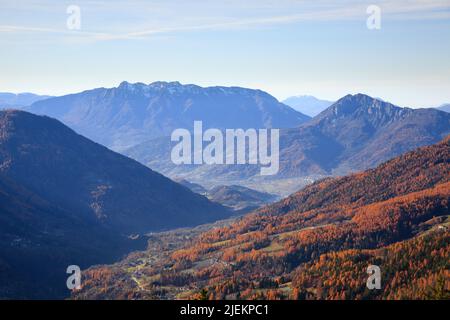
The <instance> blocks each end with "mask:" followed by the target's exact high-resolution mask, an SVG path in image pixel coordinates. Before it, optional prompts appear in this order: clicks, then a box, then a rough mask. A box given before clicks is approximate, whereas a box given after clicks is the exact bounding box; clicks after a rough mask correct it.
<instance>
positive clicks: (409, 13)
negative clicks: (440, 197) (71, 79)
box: [0, 0, 450, 41]
mask: <svg viewBox="0 0 450 320" xmlns="http://www.w3.org/2000/svg"><path fill="white" fill-rule="evenodd" d="M139 3H140V2H136V3H135V5H136V4H139ZM203 3H204V2H203ZM230 3H231V6H233V5H238V8H239V3H238V2H236V3H233V2H230ZM97 4H98V3H97ZM368 4H369V2H367V3H366V2H364V3H362V2H361V1H340V2H338V4H336V1H287V0H284V1H280V4H279V5H278V6H277V3H276V2H273V1H259V2H248V3H246V5H247V7H251V8H262V9H267V8H268V7H270V8H278V9H280V10H281V11H283V10H284V11H294V10H296V11H298V13H294V14H278V15H272V16H259V17H251V18H249V17H239V18H227V17H222V18H221V17H218V18H217V22H215V23H205V22H204V21H203V22H202V23H197V24H195V23H193V24H191V25H176V24H175V25H173V26H165V27H153V28H148V29H146V28H143V29H142V30H137V31H130V32H124V33H111V32H87V31H81V30H80V31H71V30H64V29H56V28H41V27H27V26H17V25H3V26H2V25H0V33H48V34H59V35H70V36H76V37H79V38H82V39H83V38H84V39H87V40H91V41H110V40H133V39H145V38H149V37H152V36H155V35H163V34H171V33H179V32H195V31H210V30H236V29H244V28H256V27H261V26H270V25H279V24H291V23H299V22H302V21H343V20H351V19H361V17H365V15H366V11H365V9H366V7H367V5H368ZM376 4H377V5H379V6H380V7H381V8H382V14H383V15H384V17H386V18H389V19H395V20H433V19H447V18H449V17H450V11H449V10H450V3H449V1H443V0H434V1H429V0H428V1H424V0H412V1H398V0H396V1H394V0H385V1H378V2H376ZM141 5H145V4H144V3H141ZM172 5H173V3H172ZM198 5H200V3H199V4H198ZM222 5H223V4H222ZM289 6H291V7H292V10H289V8H290V7H289ZM133 8H134V10H136V9H137V8H139V7H138V6H134V7H133ZM235 8H236V7H235ZM240 8H242V6H241V7H240ZM199 9H200V8H199ZM169 11H170V10H169ZM238 11H239V10H238ZM246 12H247V11H246V10H245V9H244V10H243V13H244V14H245V13H246ZM99 14H100V13H99ZM121 14H123V13H121ZM133 14H136V12H134V11H133ZM197 18H198V19H197V20H203V19H202V18H204V17H200V18H199V17H197ZM175 22H176V21H175Z"/></svg>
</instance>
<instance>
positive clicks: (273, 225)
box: [73, 138, 450, 299]
mask: <svg viewBox="0 0 450 320" xmlns="http://www.w3.org/2000/svg"><path fill="white" fill-rule="evenodd" d="M449 159H450V138H446V139H445V140H443V141H442V142H440V143H438V144H436V145H432V146H428V147H422V148H419V149H417V150H416V151H413V152H409V153H407V154H405V155H402V156H400V157H397V158H394V159H392V160H390V161H388V162H386V163H383V164H382V165H380V166H378V167H377V168H375V169H371V170H367V171H365V172H361V173H356V174H352V175H350V176H346V177H342V178H334V179H331V178H328V179H325V180H323V181H319V182H316V183H314V184H313V185H311V186H308V187H306V188H305V189H303V190H301V191H299V192H298V193H295V194H293V195H292V196H290V197H288V198H286V199H284V200H282V201H280V202H278V203H276V204H273V205H269V206H266V207H264V208H262V209H260V210H258V211H257V212H255V213H253V214H250V215H247V216H246V217H244V218H242V219H241V220H238V221H236V222H234V223H231V224H230V225H228V226H225V227H222V228H214V229H212V230H210V231H207V232H203V233H200V234H196V235H194V238H193V240H192V241H191V242H190V243H188V244H186V243H185V242H182V241H179V243H178V245H176V246H175V248H174V249H169V248H165V249H162V253H159V254H158V256H155V254H154V253H153V252H152V251H151V250H148V251H146V252H143V253H140V254H137V255H136V256H135V257H130V258H129V259H126V260H123V261H122V262H120V263H118V264H115V265H113V266H109V267H103V268H101V269H96V268H93V269H91V270H88V271H87V275H88V276H87V282H86V286H85V287H84V288H83V289H82V290H81V291H80V292H77V293H75V294H74V295H73V297H74V298H90V297H95V298H113V297H115V295H112V296H110V295H108V294H107V293H106V294H104V293H102V292H101V291H99V290H98V289H99V287H97V286H96V284H100V283H101V284H102V286H104V285H106V286H108V285H110V284H112V283H114V282H116V281H118V280H119V279H120V281H121V283H123V287H121V288H117V287H116V293H115V294H117V296H122V293H125V292H126V293H127V294H131V293H133V294H134V297H136V298H149V297H155V294H156V293H157V294H158V296H159V297H163V298H195V297H196V296H197V293H198V292H200V290H201V289H206V290H207V292H208V297H209V298H211V299H230V298H231V299H236V298H241V299H258V298H266V299H276V298H279V299H283V298H284V299H285V298H310V299H331V298H336V297H337V298H347V299H350V298H356V299H363V298H370V299H381V298H390V299H392V298H399V297H402V296H405V297H412V298H415V299H417V298H422V299H423V298H426V297H427V294H428V292H440V291H442V290H441V289H439V288H440V282H441V280H439V279H441V278H442V277H443V276H444V277H446V276H447V275H446V274H448V272H447V271H446V266H448V262H446V261H448V250H447V248H448V239H449V232H448V226H449V215H448V214H449V212H450V210H449V209H450V208H449V205H450V160H449ZM174 236H175V235H174ZM164 237H167V234H166V235H164ZM429 237H430V238H429ZM410 239H412V240H411V241H413V242H412V244H413V245H412V246H411V243H410V242H408V241H410ZM157 241H158V239H155V243H157ZM151 245H152V242H151V243H150V246H151ZM349 250H350V251H349ZM411 250H415V251H414V252H415V253H416V254H417V255H416V254H414V253H413V252H412V251H411ZM405 251H408V252H410V254H409V255H408V256H407V258H409V259H411V261H408V262H407V263H406V265H405V256H404V255H403V254H400V253H402V252H405ZM393 252H394V253H393ZM395 252H397V254H395ZM420 252H422V253H420ZM355 256H356V258H353V257H355ZM379 256H380V257H379ZM149 258H152V259H156V260H153V262H152V264H151V265H145V264H139V263H138V262H137V261H145V260H146V259H149ZM427 259H428V260H427ZM364 261H366V263H368V264H370V263H375V264H377V265H378V266H379V267H380V268H381V270H382V272H383V279H384V280H383V283H384V284H388V283H390V284H391V286H384V287H383V288H382V290H375V291H372V292H368V291H367V290H366V289H365V288H366V280H367V275H366V278H362V277H361V273H362V272H363V271H361V269H359V268H356V265H359V266H362V267H363V268H367V266H368V264H366V263H364ZM427 261H428V262H427ZM136 263H137V264H138V266H139V268H137V270H139V271H138V272H137V271H134V270H129V269H128V271H127V268H128V267H129V266H130V265H134V266H136ZM169 264H170V265H172V267H171V268H170V269H169V270H168V269H164V266H167V265H169ZM335 264H338V265H339V266H340V268H339V270H341V271H342V274H339V272H338V269H336V268H335V267H334V265H335ZM327 269H331V270H330V271H329V272H328V271H327ZM362 270H364V269H362ZM406 270H411V272H410V273H408V272H407V271H406ZM315 271H316V272H315ZM416 271H417V272H416ZM333 272H338V273H333ZM446 272H447V273H446ZM130 277H134V278H135V279H137V281H139V283H140V288H141V289H139V288H136V287H135V286H134V285H133V284H132V283H128V282H127V280H126V279H129V278H130ZM400 278H401V279H402V282H399V281H398V279H400ZM343 279H345V281H344V282H343V281H342V280H343ZM425 280H426V281H428V282H425V284H426V286H424V285H423V284H424V283H423V281H425ZM405 283H409V284H413V283H415V284H420V286H418V287H416V288H418V289H420V290H417V291H413V290H414V286H404V285H402V284H405ZM422 289H423V290H422ZM421 290H422V291H421ZM419 291H420V292H419ZM336 294H338V296H336ZM439 294H440V293H439Z"/></svg>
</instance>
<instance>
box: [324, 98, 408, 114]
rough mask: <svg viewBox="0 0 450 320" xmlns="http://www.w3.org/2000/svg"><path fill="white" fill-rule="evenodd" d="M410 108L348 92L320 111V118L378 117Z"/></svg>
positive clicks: (403, 111)
mask: <svg viewBox="0 0 450 320" xmlns="http://www.w3.org/2000/svg"><path fill="white" fill-rule="evenodd" d="M409 110H411V109H408V108H401V107H397V106H395V105H393V104H391V103H389V102H385V101H382V100H380V99H377V98H373V97H371V96H368V95H366V94H362V93H358V94H354V95H352V94H348V95H346V96H344V97H342V98H341V99H339V100H338V101H336V102H335V103H334V104H332V105H331V106H330V107H329V108H328V109H326V110H325V111H324V112H322V113H321V116H320V118H321V119H323V118H330V117H332V118H341V117H348V116H358V117H364V116H368V117H378V116H381V115H385V116H387V117H396V116H399V115H401V114H403V113H406V112H408V111H409Z"/></svg>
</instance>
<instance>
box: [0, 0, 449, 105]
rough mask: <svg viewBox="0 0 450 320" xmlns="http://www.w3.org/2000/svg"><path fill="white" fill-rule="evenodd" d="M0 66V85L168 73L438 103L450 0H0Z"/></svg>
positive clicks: (323, 94) (76, 83)
mask: <svg viewBox="0 0 450 320" xmlns="http://www.w3.org/2000/svg"><path fill="white" fill-rule="evenodd" d="M72 4H73V5H78V6H79V7H80V9H81V30H79V31H73V30H68V29H67V27H66V19H67V18H68V16H69V15H68V14H67V13H66V8H67V7H68V6H69V5H72ZM370 4H376V5H378V6H379V7H380V8H381V19H382V20H381V29H380V30H368V29H367V27H366V19H367V17H368V14H367V13H366V9H367V6H368V5H370ZM0 74H1V76H0V92H25V91H26V92H35V93H40V94H51V95H60V94H66V93H72V92H78V91H81V90H85V89H90V88H94V87H113V86H117V85H118V84H119V83H120V82H121V81H123V80H126V81H129V82H138V81H139V82H144V83H150V82H153V81H159V80H165V81H180V82H182V83H195V84H198V85H202V86H211V85H227V86H228V85H237V86H243V87H251V88H259V89H263V90H266V91H268V92H269V93H271V94H273V95H274V96H275V97H277V98H279V99H284V98H286V97H288V96H291V95H298V94H311V95H314V96H317V97H319V98H323V99H330V100H334V99H338V98H339V97H341V96H343V95H345V94H348V93H357V92H363V93H367V94H370V95H372V96H376V97H380V98H383V99H385V100H388V101H391V102H393V103H395V104H398V105H401V106H412V107H418V106H434V105H439V104H442V103H447V102H450V0H445V1H444V0H427V1H424V0H383V1H376V0H372V1H361V0H339V1H329V0H315V1H309V0H250V1H245V0H239V1H236V0H226V1H225V0H222V1H215V0H194V1H188V0H158V1H154V0H153V1H139V0H131V1H114V0H109V1H102V0H95V1H75V0H73V1H46V0H41V1H30V0H28V1H27V0H25V1H17V0H14V1H12V0H11V1H10V0H0Z"/></svg>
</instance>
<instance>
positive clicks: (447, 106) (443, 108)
mask: <svg viewBox="0 0 450 320" xmlns="http://www.w3.org/2000/svg"><path fill="white" fill-rule="evenodd" d="M436 109H438V110H441V111H445V112H450V103H447V104H443V105H442V106H440V107H438V108H436Z"/></svg>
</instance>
